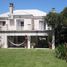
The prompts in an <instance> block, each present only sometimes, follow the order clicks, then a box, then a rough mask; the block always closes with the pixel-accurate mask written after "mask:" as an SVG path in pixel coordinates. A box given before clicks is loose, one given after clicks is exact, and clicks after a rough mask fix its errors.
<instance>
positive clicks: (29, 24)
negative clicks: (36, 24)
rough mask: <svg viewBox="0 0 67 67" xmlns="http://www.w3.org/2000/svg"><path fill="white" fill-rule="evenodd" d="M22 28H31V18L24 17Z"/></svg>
mask: <svg viewBox="0 0 67 67" xmlns="http://www.w3.org/2000/svg"><path fill="white" fill-rule="evenodd" d="M24 30H32V19H24Z"/></svg>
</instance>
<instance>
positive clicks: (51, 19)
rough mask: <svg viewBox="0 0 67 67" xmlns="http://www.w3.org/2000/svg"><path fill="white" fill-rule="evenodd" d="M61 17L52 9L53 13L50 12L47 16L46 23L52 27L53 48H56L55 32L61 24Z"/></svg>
mask: <svg viewBox="0 0 67 67" xmlns="http://www.w3.org/2000/svg"><path fill="white" fill-rule="evenodd" d="M59 17H60V15H59V14H58V13H56V12H55V10H54V8H53V9H52V12H49V13H48V14H47V16H46V21H47V23H48V25H50V26H51V27H52V31H53V33H52V48H53V49H54V48H55V30H56V28H57V26H58V25H59V24H60V23H59V21H58V19H59Z"/></svg>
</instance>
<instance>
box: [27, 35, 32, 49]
mask: <svg viewBox="0 0 67 67" xmlns="http://www.w3.org/2000/svg"><path fill="white" fill-rule="evenodd" d="M30 42H31V36H27V46H28V49H29V48H30Z"/></svg>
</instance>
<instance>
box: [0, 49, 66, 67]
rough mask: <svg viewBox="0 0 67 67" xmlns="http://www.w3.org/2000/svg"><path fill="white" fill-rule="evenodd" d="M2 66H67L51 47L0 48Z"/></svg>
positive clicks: (0, 65)
mask: <svg viewBox="0 0 67 67" xmlns="http://www.w3.org/2000/svg"><path fill="white" fill-rule="evenodd" d="M0 67H67V63H66V62H65V61H64V60H60V59H57V58H56V57H55V55H54V51H53V50H50V49H0Z"/></svg>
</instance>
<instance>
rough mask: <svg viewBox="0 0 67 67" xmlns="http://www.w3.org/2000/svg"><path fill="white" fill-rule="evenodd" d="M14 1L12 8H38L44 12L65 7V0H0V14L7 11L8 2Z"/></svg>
mask: <svg viewBox="0 0 67 67" xmlns="http://www.w3.org/2000/svg"><path fill="white" fill-rule="evenodd" d="M11 2H13V3H14V10H18V9H39V10H41V11H44V12H47V13H48V12H50V11H51V9H52V8H55V10H56V11H57V12H61V11H62V10H63V9H64V7H67V0H0V14H1V13H4V12H8V11H9V3H11Z"/></svg>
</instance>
